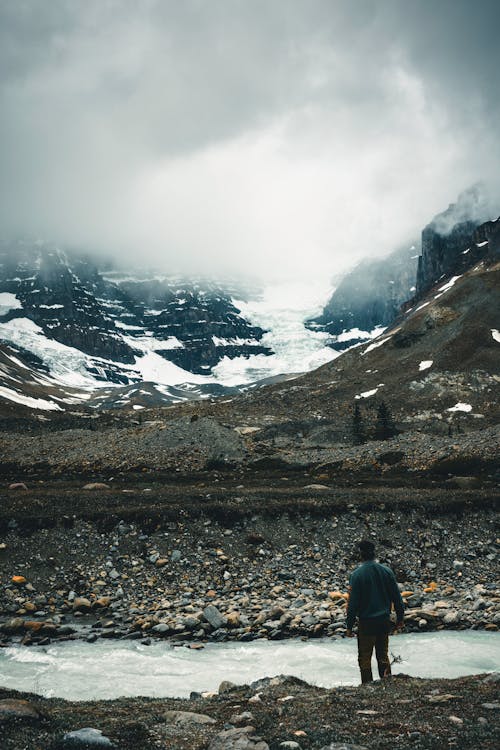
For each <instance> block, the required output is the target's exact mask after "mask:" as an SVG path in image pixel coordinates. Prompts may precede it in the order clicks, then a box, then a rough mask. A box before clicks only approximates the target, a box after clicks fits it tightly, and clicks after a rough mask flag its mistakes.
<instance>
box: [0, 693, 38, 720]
mask: <svg viewBox="0 0 500 750" xmlns="http://www.w3.org/2000/svg"><path fill="white" fill-rule="evenodd" d="M39 719H41V716H40V714H39V712H38V711H37V709H36V708H35V706H34V705H33V704H32V703H29V702H28V701H23V700H16V699H15V698H7V699H6V700H2V701H0V724H4V723H6V722H7V721H39Z"/></svg>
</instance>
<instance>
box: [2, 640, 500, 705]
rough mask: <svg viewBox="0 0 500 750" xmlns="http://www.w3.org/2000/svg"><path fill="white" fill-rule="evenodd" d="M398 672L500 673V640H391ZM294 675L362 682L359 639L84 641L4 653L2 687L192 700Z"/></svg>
mask: <svg viewBox="0 0 500 750" xmlns="http://www.w3.org/2000/svg"><path fill="white" fill-rule="evenodd" d="M390 651H391V653H393V654H395V655H397V656H399V657H400V658H401V660H402V663H401V664H400V665H399V664H398V665H396V666H395V668H394V672H403V673H404V674H407V675H411V676H414V677H429V678H436V677H448V678H456V677H460V676H462V675H466V674H480V673H485V672H492V671H495V670H497V669H499V667H500V635H499V634H498V633H486V632H484V631H483V632H478V631H460V632H449V631H448V632H437V633H417V634H402V635H397V636H393V637H392V638H391V641H390ZM279 674H287V675H294V676H295V677H299V678H301V679H303V680H306V681H307V682H310V683H313V684H315V685H318V686H321V687H335V686H339V685H356V684H359V670H358V665H357V646H356V641H355V640H352V639H347V638H346V639H344V640H336V641H332V640H328V639H314V640H309V641H300V640H288V641H281V642H279V643H278V642H276V641H274V642H271V641H264V640H258V641H254V642H252V643H245V644H241V643H227V644H209V645H207V646H205V648H204V649H203V650H201V651H193V650H191V649H188V648H173V647H172V646H170V645H169V644H167V643H164V642H155V643H153V644H152V645H150V646H144V645H142V644H139V643H137V642H129V643H125V642H123V641H121V642H120V641H116V642H110V641H109V640H106V641H105V642H104V641H98V642H97V643H93V644H89V643H85V642H83V641H77V642H69V643H61V644H50V645H49V646H45V647H44V648H41V647H38V648H26V647H23V646H10V647H8V648H4V649H0V685H2V687H5V688H7V689H9V690H22V691H27V692H34V693H38V694H41V695H44V696H47V697H60V698H66V699H68V700H97V699H113V698H118V697H121V696H152V697H166V696H172V697H174V696H175V697H180V698H187V697H189V694H190V692H191V691H192V690H196V691H203V690H211V691H216V690H217V688H218V686H219V684H220V683H221V682H222V680H230V681H232V682H235V683H237V684H249V683H250V682H252V681H254V680H257V679H259V678H262V677H267V676H268V677H272V676H274V675H279Z"/></svg>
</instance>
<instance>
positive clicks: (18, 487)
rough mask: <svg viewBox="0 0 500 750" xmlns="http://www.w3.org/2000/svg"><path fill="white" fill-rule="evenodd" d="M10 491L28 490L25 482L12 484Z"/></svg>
mask: <svg viewBox="0 0 500 750" xmlns="http://www.w3.org/2000/svg"><path fill="white" fill-rule="evenodd" d="M9 490H23V491H24V492H27V491H28V488H27V486H26V485H25V484H24V482H12V484H9Z"/></svg>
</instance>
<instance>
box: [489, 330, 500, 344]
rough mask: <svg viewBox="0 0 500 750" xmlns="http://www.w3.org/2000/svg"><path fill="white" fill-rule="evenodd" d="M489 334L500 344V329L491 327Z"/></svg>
mask: <svg viewBox="0 0 500 750" xmlns="http://www.w3.org/2000/svg"><path fill="white" fill-rule="evenodd" d="M491 335H492V336H493V338H494V340H495V341H498V343H499V344H500V331H497V329H496V328H492V329H491Z"/></svg>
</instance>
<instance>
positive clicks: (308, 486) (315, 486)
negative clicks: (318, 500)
mask: <svg viewBox="0 0 500 750" xmlns="http://www.w3.org/2000/svg"><path fill="white" fill-rule="evenodd" d="M304 489H305V490H329V489H331V488H330V487H328V486H327V485H326V484H306V486H305V487H304Z"/></svg>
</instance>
